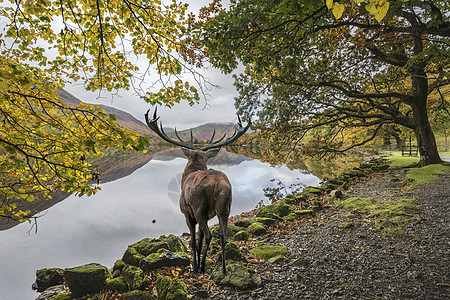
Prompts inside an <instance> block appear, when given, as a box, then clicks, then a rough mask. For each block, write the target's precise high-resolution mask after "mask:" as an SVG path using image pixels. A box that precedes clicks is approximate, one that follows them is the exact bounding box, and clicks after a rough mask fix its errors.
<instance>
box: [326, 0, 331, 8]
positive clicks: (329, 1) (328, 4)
mask: <svg viewBox="0 0 450 300" xmlns="http://www.w3.org/2000/svg"><path fill="white" fill-rule="evenodd" d="M326 2H327V7H328V9H331V8H332V7H333V0H326Z"/></svg>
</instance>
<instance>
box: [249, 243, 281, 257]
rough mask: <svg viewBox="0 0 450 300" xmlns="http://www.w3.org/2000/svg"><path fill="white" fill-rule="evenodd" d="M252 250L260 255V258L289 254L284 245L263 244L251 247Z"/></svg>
mask: <svg viewBox="0 0 450 300" xmlns="http://www.w3.org/2000/svg"><path fill="white" fill-rule="evenodd" d="M250 252H251V253H253V254H255V255H258V256H259V257H260V258H263V259H269V258H271V257H275V256H280V255H282V256H285V255H286V254H287V249H286V247H283V246H272V245H262V246H259V247H256V248H253V249H251V250H250Z"/></svg>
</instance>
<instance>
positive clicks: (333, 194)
mask: <svg viewBox="0 0 450 300" xmlns="http://www.w3.org/2000/svg"><path fill="white" fill-rule="evenodd" d="M330 196H331V197H336V198H341V197H342V192H341V191H340V190H332V191H331V192H330Z"/></svg>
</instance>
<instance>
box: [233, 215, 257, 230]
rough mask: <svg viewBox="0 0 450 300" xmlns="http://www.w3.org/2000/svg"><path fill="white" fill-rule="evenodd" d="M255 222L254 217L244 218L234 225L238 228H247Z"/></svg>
mask: <svg viewBox="0 0 450 300" xmlns="http://www.w3.org/2000/svg"><path fill="white" fill-rule="evenodd" d="M255 222H256V218H255V217H251V218H245V219H241V220H237V221H236V222H234V225H236V226H238V227H244V228H247V227H248V226H250V225H252V224H253V223H255Z"/></svg>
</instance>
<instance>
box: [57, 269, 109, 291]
mask: <svg viewBox="0 0 450 300" xmlns="http://www.w3.org/2000/svg"><path fill="white" fill-rule="evenodd" d="M64 278H65V280H66V283H67V286H68V287H69V289H70V291H71V292H72V294H73V296H74V297H76V298H77V297H81V296H84V295H87V294H95V293H98V292H100V291H101V290H102V289H103V288H104V286H105V283H106V280H107V279H110V278H111V273H109V271H108V269H107V268H106V267H104V266H102V265H99V264H88V265H84V266H80V267H75V268H67V269H65V270H64Z"/></svg>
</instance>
